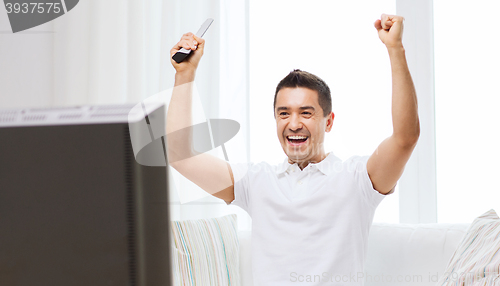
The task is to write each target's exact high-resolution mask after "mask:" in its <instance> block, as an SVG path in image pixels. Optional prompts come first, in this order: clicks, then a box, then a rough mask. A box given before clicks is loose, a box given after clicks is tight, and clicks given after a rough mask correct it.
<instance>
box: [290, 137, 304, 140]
mask: <svg viewBox="0 0 500 286" xmlns="http://www.w3.org/2000/svg"><path fill="white" fill-rule="evenodd" d="M306 138H307V136H288V139H295V140H298V139H306Z"/></svg>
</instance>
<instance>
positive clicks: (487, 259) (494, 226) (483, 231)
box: [439, 210, 500, 286]
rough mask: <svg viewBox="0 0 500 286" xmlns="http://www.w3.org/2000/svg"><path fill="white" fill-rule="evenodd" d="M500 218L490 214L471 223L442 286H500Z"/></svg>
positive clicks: (487, 213)
mask: <svg viewBox="0 0 500 286" xmlns="http://www.w3.org/2000/svg"><path fill="white" fill-rule="evenodd" d="M499 249H500V218H499V217H498V215H497V214H496V212H495V211H494V210H489V211H487V212H486V213H484V214H482V215H481V216H479V217H478V218H476V219H475V220H474V222H472V224H471V226H470V228H469V229H468V231H467V234H466V235H465V237H464V238H463V240H462V241H461V242H460V245H459V246H458V247H457V249H456V250H455V253H454V254H453V257H452V258H451V260H450V263H449V264H448V267H447V268H446V271H445V273H446V275H445V276H443V277H442V278H441V279H440V281H439V285H443V286H451V285H465V286H469V285H474V286H479V285H484V286H490V285H499V284H500V274H499V268H500V251H499Z"/></svg>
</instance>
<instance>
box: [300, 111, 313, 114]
mask: <svg viewBox="0 0 500 286" xmlns="http://www.w3.org/2000/svg"><path fill="white" fill-rule="evenodd" d="M302 114H306V115H311V112H307V111H305V112H302Z"/></svg>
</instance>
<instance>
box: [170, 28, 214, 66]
mask: <svg viewBox="0 0 500 286" xmlns="http://www.w3.org/2000/svg"><path fill="white" fill-rule="evenodd" d="M181 48H184V49H186V50H192V51H191V54H190V55H189V57H187V58H186V59H185V60H184V61H182V62H181V63H177V62H176V61H174V60H173V59H172V56H173V55H175V53H177V52H178V51H179V50H180V49H181ZM204 48H205V40H203V39H202V38H199V37H197V36H196V35H194V34H193V33H191V32H189V33H186V34H184V35H182V38H181V40H180V41H179V42H178V43H177V44H175V46H174V47H173V48H172V49H171V50H170V62H171V63H172V66H174V68H175V71H176V72H177V73H185V72H188V73H195V72H196V68H198V63H199V62H200V59H201V56H202V55H203V50H204Z"/></svg>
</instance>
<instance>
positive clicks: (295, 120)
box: [288, 115, 303, 131]
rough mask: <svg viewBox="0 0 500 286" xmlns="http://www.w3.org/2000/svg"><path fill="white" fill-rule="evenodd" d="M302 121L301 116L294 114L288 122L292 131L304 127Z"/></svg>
mask: <svg viewBox="0 0 500 286" xmlns="http://www.w3.org/2000/svg"><path fill="white" fill-rule="evenodd" d="M302 127H303V125H302V121H301V120H300V117H299V116H297V115H292V116H291V117H290V122H289V123H288V128H290V130H292V131H297V130H300V129H302Z"/></svg>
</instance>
